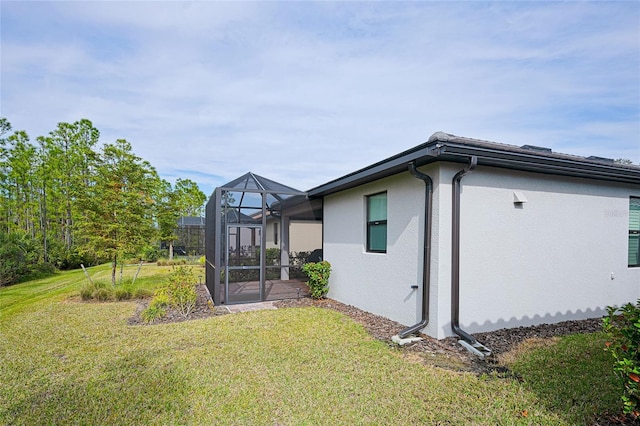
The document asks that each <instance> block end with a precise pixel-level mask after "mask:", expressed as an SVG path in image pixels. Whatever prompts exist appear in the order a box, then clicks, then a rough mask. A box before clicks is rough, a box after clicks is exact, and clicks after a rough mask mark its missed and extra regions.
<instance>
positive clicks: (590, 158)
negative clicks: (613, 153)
mask: <svg viewBox="0 0 640 426" xmlns="http://www.w3.org/2000/svg"><path fill="white" fill-rule="evenodd" d="M587 160H593V161H600V162H601V163H609V164H613V163H615V161H614V159H613V158H606V157H597V156H595V155H592V156H590V157H587Z"/></svg>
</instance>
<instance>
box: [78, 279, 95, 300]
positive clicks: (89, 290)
mask: <svg viewBox="0 0 640 426" xmlns="http://www.w3.org/2000/svg"><path fill="white" fill-rule="evenodd" d="M95 290H96V288H95V287H94V286H92V285H91V284H88V283H87V284H84V285H83V286H82V287H81V288H80V297H81V298H82V300H91V299H93V292H94V291H95Z"/></svg>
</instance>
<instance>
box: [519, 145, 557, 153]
mask: <svg viewBox="0 0 640 426" xmlns="http://www.w3.org/2000/svg"><path fill="white" fill-rule="evenodd" d="M520 148H522V149H528V150H529V151H538V152H551V148H545V147H543V146H535V145H522V146H521V147H520Z"/></svg>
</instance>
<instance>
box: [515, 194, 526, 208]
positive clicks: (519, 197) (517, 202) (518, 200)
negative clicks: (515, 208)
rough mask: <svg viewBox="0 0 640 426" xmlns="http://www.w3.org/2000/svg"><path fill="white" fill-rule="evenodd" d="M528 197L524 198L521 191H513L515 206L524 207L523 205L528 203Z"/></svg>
mask: <svg viewBox="0 0 640 426" xmlns="http://www.w3.org/2000/svg"><path fill="white" fill-rule="evenodd" d="M527 201H528V200H527V197H525V196H524V194H523V193H522V192H520V191H513V204H515V205H520V206H521V205H522V204H523V203H526V202H527Z"/></svg>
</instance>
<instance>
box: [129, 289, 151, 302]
mask: <svg viewBox="0 0 640 426" xmlns="http://www.w3.org/2000/svg"><path fill="white" fill-rule="evenodd" d="M151 296H153V290H149V289H148V288H144V287H138V288H136V289H134V290H133V293H132V295H131V297H133V298H134V299H145V298H147V297H151Z"/></svg>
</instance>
